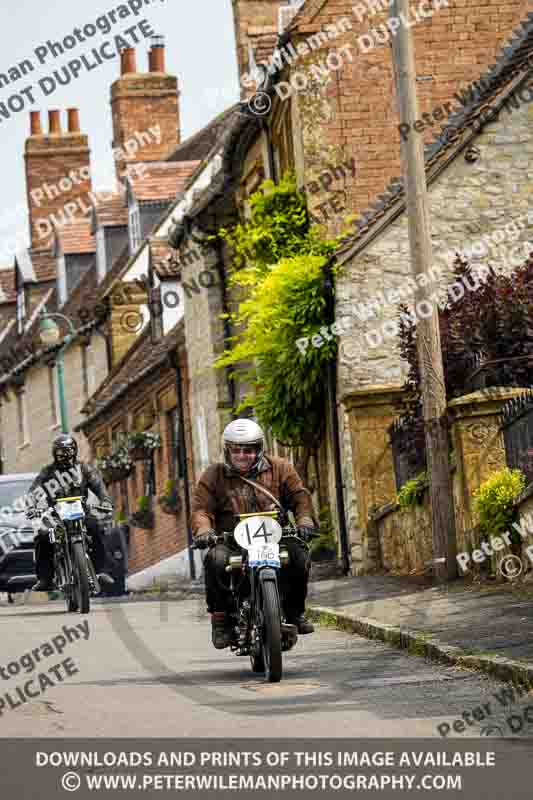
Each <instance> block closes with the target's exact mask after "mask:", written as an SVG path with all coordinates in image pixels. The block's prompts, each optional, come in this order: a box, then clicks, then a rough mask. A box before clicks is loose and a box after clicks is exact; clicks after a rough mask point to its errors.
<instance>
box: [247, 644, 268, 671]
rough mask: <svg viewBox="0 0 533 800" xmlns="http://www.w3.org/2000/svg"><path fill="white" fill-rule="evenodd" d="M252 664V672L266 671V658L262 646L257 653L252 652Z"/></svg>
mask: <svg viewBox="0 0 533 800" xmlns="http://www.w3.org/2000/svg"><path fill="white" fill-rule="evenodd" d="M250 664H251V665H252V672H264V671H265V659H264V658H263V648H262V647H261V648H260V649H259V650H258V651H257V652H256V653H252V652H250Z"/></svg>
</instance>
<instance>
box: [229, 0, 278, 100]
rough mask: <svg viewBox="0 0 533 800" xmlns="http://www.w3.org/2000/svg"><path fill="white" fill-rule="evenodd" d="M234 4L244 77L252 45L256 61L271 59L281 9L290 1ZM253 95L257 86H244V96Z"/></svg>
mask: <svg viewBox="0 0 533 800" xmlns="http://www.w3.org/2000/svg"><path fill="white" fill-rule="evenodd" d="M232 5H233V25H234V29H235V41H236V43H237V64H238V65H239V78H240V77H241V76H242V75H243V74H244V73H247V72H248V71H249V64H248V49H249V48H248V46H249V44H251V45H252V47H253V49H254V53H255V59H256V61H261V60H263V59H268V56H269V55H270V54H271V53H272V50H273V48H274V45H275V43H276V39H277V33H278V9H279V8H280V6H284V5H288V3H287V2H283V0H232ZM250 94H253V87H252V88H249V89H247V88H246V87H242V89H241V98H242V99H244V98H245V97H247V96H249V95H250Z"/></svg>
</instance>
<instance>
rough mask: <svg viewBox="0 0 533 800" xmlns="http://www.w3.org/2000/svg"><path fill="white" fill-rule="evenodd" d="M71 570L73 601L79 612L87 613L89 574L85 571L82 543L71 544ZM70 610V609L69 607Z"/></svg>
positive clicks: (85, 563)
mask: <svg viewBox="0 0 533 800" xmlns="http://www.w3.org/2000/svg"><path fill="white" fill-rule="evenodd" d="M72 572H73V577H74V593H73V602H74V603H75V604H76V606H77V609H74V608H73V609H72V610H73V611H74V610H79V611H80V613H81V614H88V613H89V610H90V599H89V575H88V572H87V557H86V555H85V550H84V549H83V544H82V543H81V542H74V544H73V545H72ZM69 610H70V609H69Z"/></svg>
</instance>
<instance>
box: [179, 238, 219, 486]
mask: <svg viewBox="0 0 533 800" xmlns="http://www.w3.org/2000/svg"><path fill="white" fill-rule="evenodd" d="M191 249H194V250H195V252H196V253H197V254H198V257H197V258H195V259H194V261H193V262H192V263H191V264H188V265H187V266H184V268H183V272H182V276H181V282H182V287H184V293H183V295H182V297H183V302H184V324H185V340H186V347H187V360H188V372H189V381H190V384H189V403H190V408H191V420H192V441H193V454H194V474H193V475H192V476H191V480H192V479H194V480H195V481H196V480H198V478H199V477H200V474H201V472H202V470H203V469H205V467H207V465H208V464H210V463H212V462H213V461H217V460H219V458H220V456H221V445H220V440H221V436H222V431H223V429H224V426H225V424H226V423H227V422H229V405H230V398H229V389H228V385H227V380H226V373H225V371H224V370H221V369H214V368H213V363H214V361H215V359H216V357H217V356H218V355H220V354H221V353H222V352H223V350H224V326H223V323H222V320H221V319H220V315H221V314H222V312H223V305H222V291H221V280H220V275H219V273H218V269H217V256H216V254H215V253H214V252H213V250H205V251H204V250H201V249H200V248H199V247H198V246H195V247H194V248H191ZM187 287H192V288H187ZM194 287H197V288H198V291H196V288H194Z"/></svg>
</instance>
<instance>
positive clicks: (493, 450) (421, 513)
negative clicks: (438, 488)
mask: <svg viewBox="0 0 533 800" xmlns="http://www.w3.org/2000/svg"><path fill="white" fill-rule="evenodd" d="M521 391H522V390H521V389H509V388H502V387H494V388H493V389H485V390H482V391H479V392H473V393H472V394H469V395H465V396H463V397H459V398H457V399H455V400H452V401H451V402H450V403H449V405H448V411H449V416H450V419H451V421H452V428H451V433H452V441H453V448H454V453H455V465H454V467H453V481H452V487H453V498H454V507H455V527H456V541H457V552H458V553H462V552H472V550H474V549H476V548H478V547H479V545H480V540H481V535H480V533H479V531H478V530H477V529H476V526H477V523H478V522H479V518H478V517H477V514H476V512H475V510H474V493H475V492H476V490H477V489H478V488H479V486H480V485H481V484H482V483H483V482H484V481H486V480H487V478H489V476H490V475H491V474H492V473H493V472H495V471H496V470H499V469H502V468H503V467H505V466H506V458H505V448H504V443H503V435H502V432H501V429H500V422H501V410H502V407H503V405H504V403H505V402H506V401H507V400H508V399H510V398H512V397H514V396H516V394H518V393H520V392H521ZM395 494H396V492H394V495H395ZM394 495H393V496H391V498H390V500H391V501H392V502H390V503H388V504H386V505H385V506H384V507H382V508H381V509H379V510H378V511H376V512H375V513H374V514H371V515H370V517H371V518H370V524H369V526H368V529H369V531H370V532H371V533H372V534H373V535H374V536H375V537H376V538H377V540H378V542H379V550H380V566H382V567H383V568H384V569H387V570H389V571H391V572H398V573H402V574H409V573H410V572H417V573H420V572H423V571H424V570H425V569H427V567H428V562H429V561H430V560H431V559H432V558H433V554H432V525H431V506H430V499H429V489H426V490H425V491H424V496H423V502H422V504H421V505H420V506H414V507H412V508H409V509H407V510H406V509H403V510H402V509H400V507H399V506H398V505H397V503H396V501H395V497H394ZM528 503H529V505H528ZM529 508H531V509H532V510H533V500H528V502H527V503H526V502H525V497H524V508H523V509H522V507H521V508H520V514H522V513H524V514H527V513H528V510H529ZM531 529H532V531H533V517H532V520H531ZM510 551H511V550H510V548H506V549H505V550H502V552H501V553H498V556H497V557H495V558H494V559H493V560H492V562H491V565H492V568H493V570H494V569H496V567H497V562H498V561H499V560H500V558H501V557H502V556H503V555H505V553H506V552H510ZM460 574H461V571H460Z"/></svg>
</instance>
